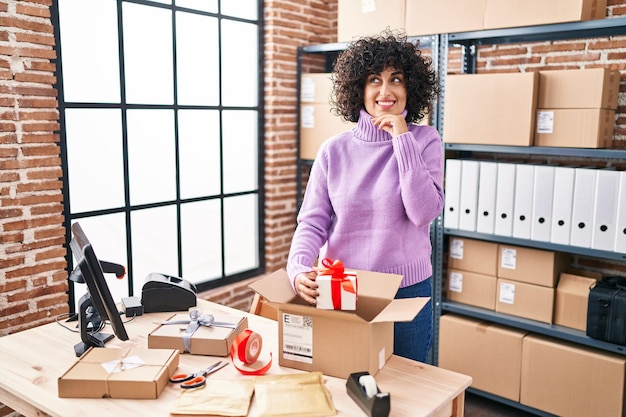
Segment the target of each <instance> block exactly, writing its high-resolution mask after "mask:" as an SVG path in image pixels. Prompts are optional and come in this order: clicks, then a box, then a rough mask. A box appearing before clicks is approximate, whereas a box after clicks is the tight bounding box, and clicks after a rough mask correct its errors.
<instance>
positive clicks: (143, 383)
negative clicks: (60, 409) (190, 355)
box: [58, 348, 179, 399]
mask: <svg viewBox="0 0 626 417" xmlns="http://www.w3.org/2000/svg"><path fill="white" fill-rule="evenodd" d="M178 359H179V352H178V350H176V349H143V348H130V349H117V348H90V349H89V350H88V351H87V352H85V353H84V354H83V355H82V356H81V357H80V359H79V360H78V361H77V362H76V363H75V364H74V365H72V367H71V368H70V369H69V370H68V371H67V372H65V373H64V374H63V375H62V376H61V377H60V378H59V380H58V390H59V397H61V398H152V399H154V398H157V397H158V396H159V394H160V393H161V391H163V389H164V388H165V386H166V385H167V383H168V381H169V378H170V376H172V375H174V372H175V371H176V368H177V367H178Z"/></svg>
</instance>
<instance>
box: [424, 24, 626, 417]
mask: <svg viewBox="0 0 626 417" xmlns="http://www.w3.org/2000/svg"><path fill="white" fill-rule="evenodd" d="M615 35H626V17H620V18H606V19H602V20H592V21H584V22H572V23H559V24H550V25H538V26H530V27H521V28H507V29H497V30H483V31H473V32H464V33H450V34H447V35H446V36H447V42H446V46H448V47H450V46H454V47H459V46H460V47H461V48H462V51H461V52H462V59H463V62H462V65H463V71H464V72H466V73H474V72H476V58H477V48H478V46H481V45H495V44H504V43H519V42H539V41H554V40H567V39H583V38H598V37H607V36H615ZM444 49H445V48H442V52H441V53H442V54H446V55H447V51H444ZM442 76H444V77H445V73H444V75H442ZM444 116H445V115H443V112H442V115H441V125H440V126H439V128H440V132H442V131H443V121H444V120H445V117H444ZM444 147H445V150H446V152H457V153H458V155H459V158H468V157H472V156H473V155H474V154H476V153H479V154H480V153H482V154H517V155H539V156H546V157H556V156H565V157H573V158H581V159H582V158H596V159H615V160H624V159H626V150H621V149H580V148H556V147H554V148H553V147H536V146H529V147H522V146H498V145H466V144H448V143H447V144H445V145H444ZM442 224H443V223H442V222H441V221H439V222H437V227H438V230H437V232H436V233H437V234H438V236H440V237H441V238H440V239H438V241H437V246H436V247H435V248H434V250H435V251H436V252H443V251H444V247H443V239H444V237H447V236H462V237H468V238H474V239H479V240H486V241H493V242H503V243H507V244H513V245H517V246H526V247H533V248H538V249H546V250H552V251H558V252H565V253H570V254H577V255H584V256H591V257H595V258H599V259H605V260H611V261H620V262H626V254H621V253H615V252H606V251H598V250H593V249H588V248H579V247H574V246H567V245H556V244H552V243H548V242H539V241H531V240H524V239H517V238H512V237H505V236H499V235H490V234H484V233H476V232H468V231H463V230H456V229H447V228H444V227H443V226H442ZM439 261H441V262H443V260H441V259H439ZM436 270H437V271H438V272H442V267H439V268H436ZM435 281H436V282H439V283H441V282H442V276H438V277H437V278H436V280H435ZM438 311H440V312H449V313H456V314H459V315H463V316H466V317H473V318H475V319H479V320H485V321H488V322H492V323H498V324H502V325H505V326H509V327H514V328H518V329H523V330H527V331H529V332H534V333H538V334H542V335H546V336H550V337H553V338H556V339H559V340H563V341H567V342H572V343H575V344H579V345H582V346H588V347H592V348H596V349H600V350H603V351H607V352H612V353H618V354H621V355H626V346H621V345H616V344H612V343H607V342H604V341H600V340H595V339H591V338H589V337H587V336H586V334H585V333H584V332H581V331H577V330H575V329H570V328H567V327H563V326H557V325H551V324H546V323H541V322H537V321H534V320H528V319H523V318H520V317H515V316H510V315H506V314H502V313H496V312H494V311H491V310H486V309H482V308H476V307H472V306H468V305H463V304H460V303H454V302H449V301H446V300H442V301H441V306H440V308H439V309H438ZM438 319H439V317H436V321H437V322H438ZM436 328H438V325H437V327H436ZM437 335H438V334H437V333H436V334H435V338H437V337H438V336H437ZM437 355H438V352H435V357H437ZM472 392H476V393H477V394H478V395H483V396H485V397H488V398H490V399H492V400H495V401H499V402H502V403H505V404H508V405H510V406H513V407H517V408H519V409H527V408H526V407H525V406H524V405H523V404H520V403H517V402H513V401H510V400H507V399H505V398H500V397H498V396H495V395H493V394H489V393H484V392H480V391H477V390H473V391H472ZM528 411H531V412H534V413H538V414H539V415H543V414H541V413H543V412H542V411H541V410H528Z"/></svg>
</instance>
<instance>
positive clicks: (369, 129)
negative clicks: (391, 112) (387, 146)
mask: <svg viewBox="0 0 626 417" xmlns="http://www.w3.org/2000/svg"><path fill="white" fill-rule="evenodd" d="M406 114H407V111H406V110H404V111H403V112H402V115H403V116H406ZM355 134H356V136H357V137H358V138H359V139H360V140H362V141H365V142H385V141H388V140H391V135H390V134H389V133H388V132H386V131H384V130H382V129H379V128H378V127H376V126H374V124H373V123H372V116H371V115H370V114H369V113H368V112H367V111H365V109H361V114H360V115H359V121H358V122H357V125H356V129H355Z"/></svg>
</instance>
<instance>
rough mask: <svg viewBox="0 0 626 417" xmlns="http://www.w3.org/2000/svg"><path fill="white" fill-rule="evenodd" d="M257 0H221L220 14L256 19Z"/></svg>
mask: <svg viewBox="0 0 626 417" xmlns="http://www.w3.org/2000/svg"><path fill="white" fill-rule="evenodd" d="M257 4H258V0H237V1H233V0H227V1H222V14H225V15H227V16H233V17H240V18H242V19H249V20H257V16H258V13H257Z"/></svg>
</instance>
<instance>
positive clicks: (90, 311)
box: [74, 294, 114, 357]
mask: <svg viewBox="0 0 626 417" xmlns="http://www.w3.org/2000/svg"><path fill="white" fill-rule="evenodd" d="M79 305H80V306H79V313H78V323H79V327H80V339H81V340H82V341H81V342H79V343H77V344H76V345H74V352H75V353H76V356H78V357H80V356H82V354H83V353H85V352H86V351H87V349H89V348H90V347H92V346H94V347H104V344H105V343H106V342H108V341H109V340H111V339H113V337H114V335H113V334H110V333H101V332H96V333H94V330H95V329H98V328H100V326H101V325H102V319H101V318H100V315H99V314H98V312H97V311H96V309H95V308H93V304H92V303H91V297H90V296H89V294H85V295H83V296H82V297H81V299H80V301H79Z"/></svg>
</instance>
